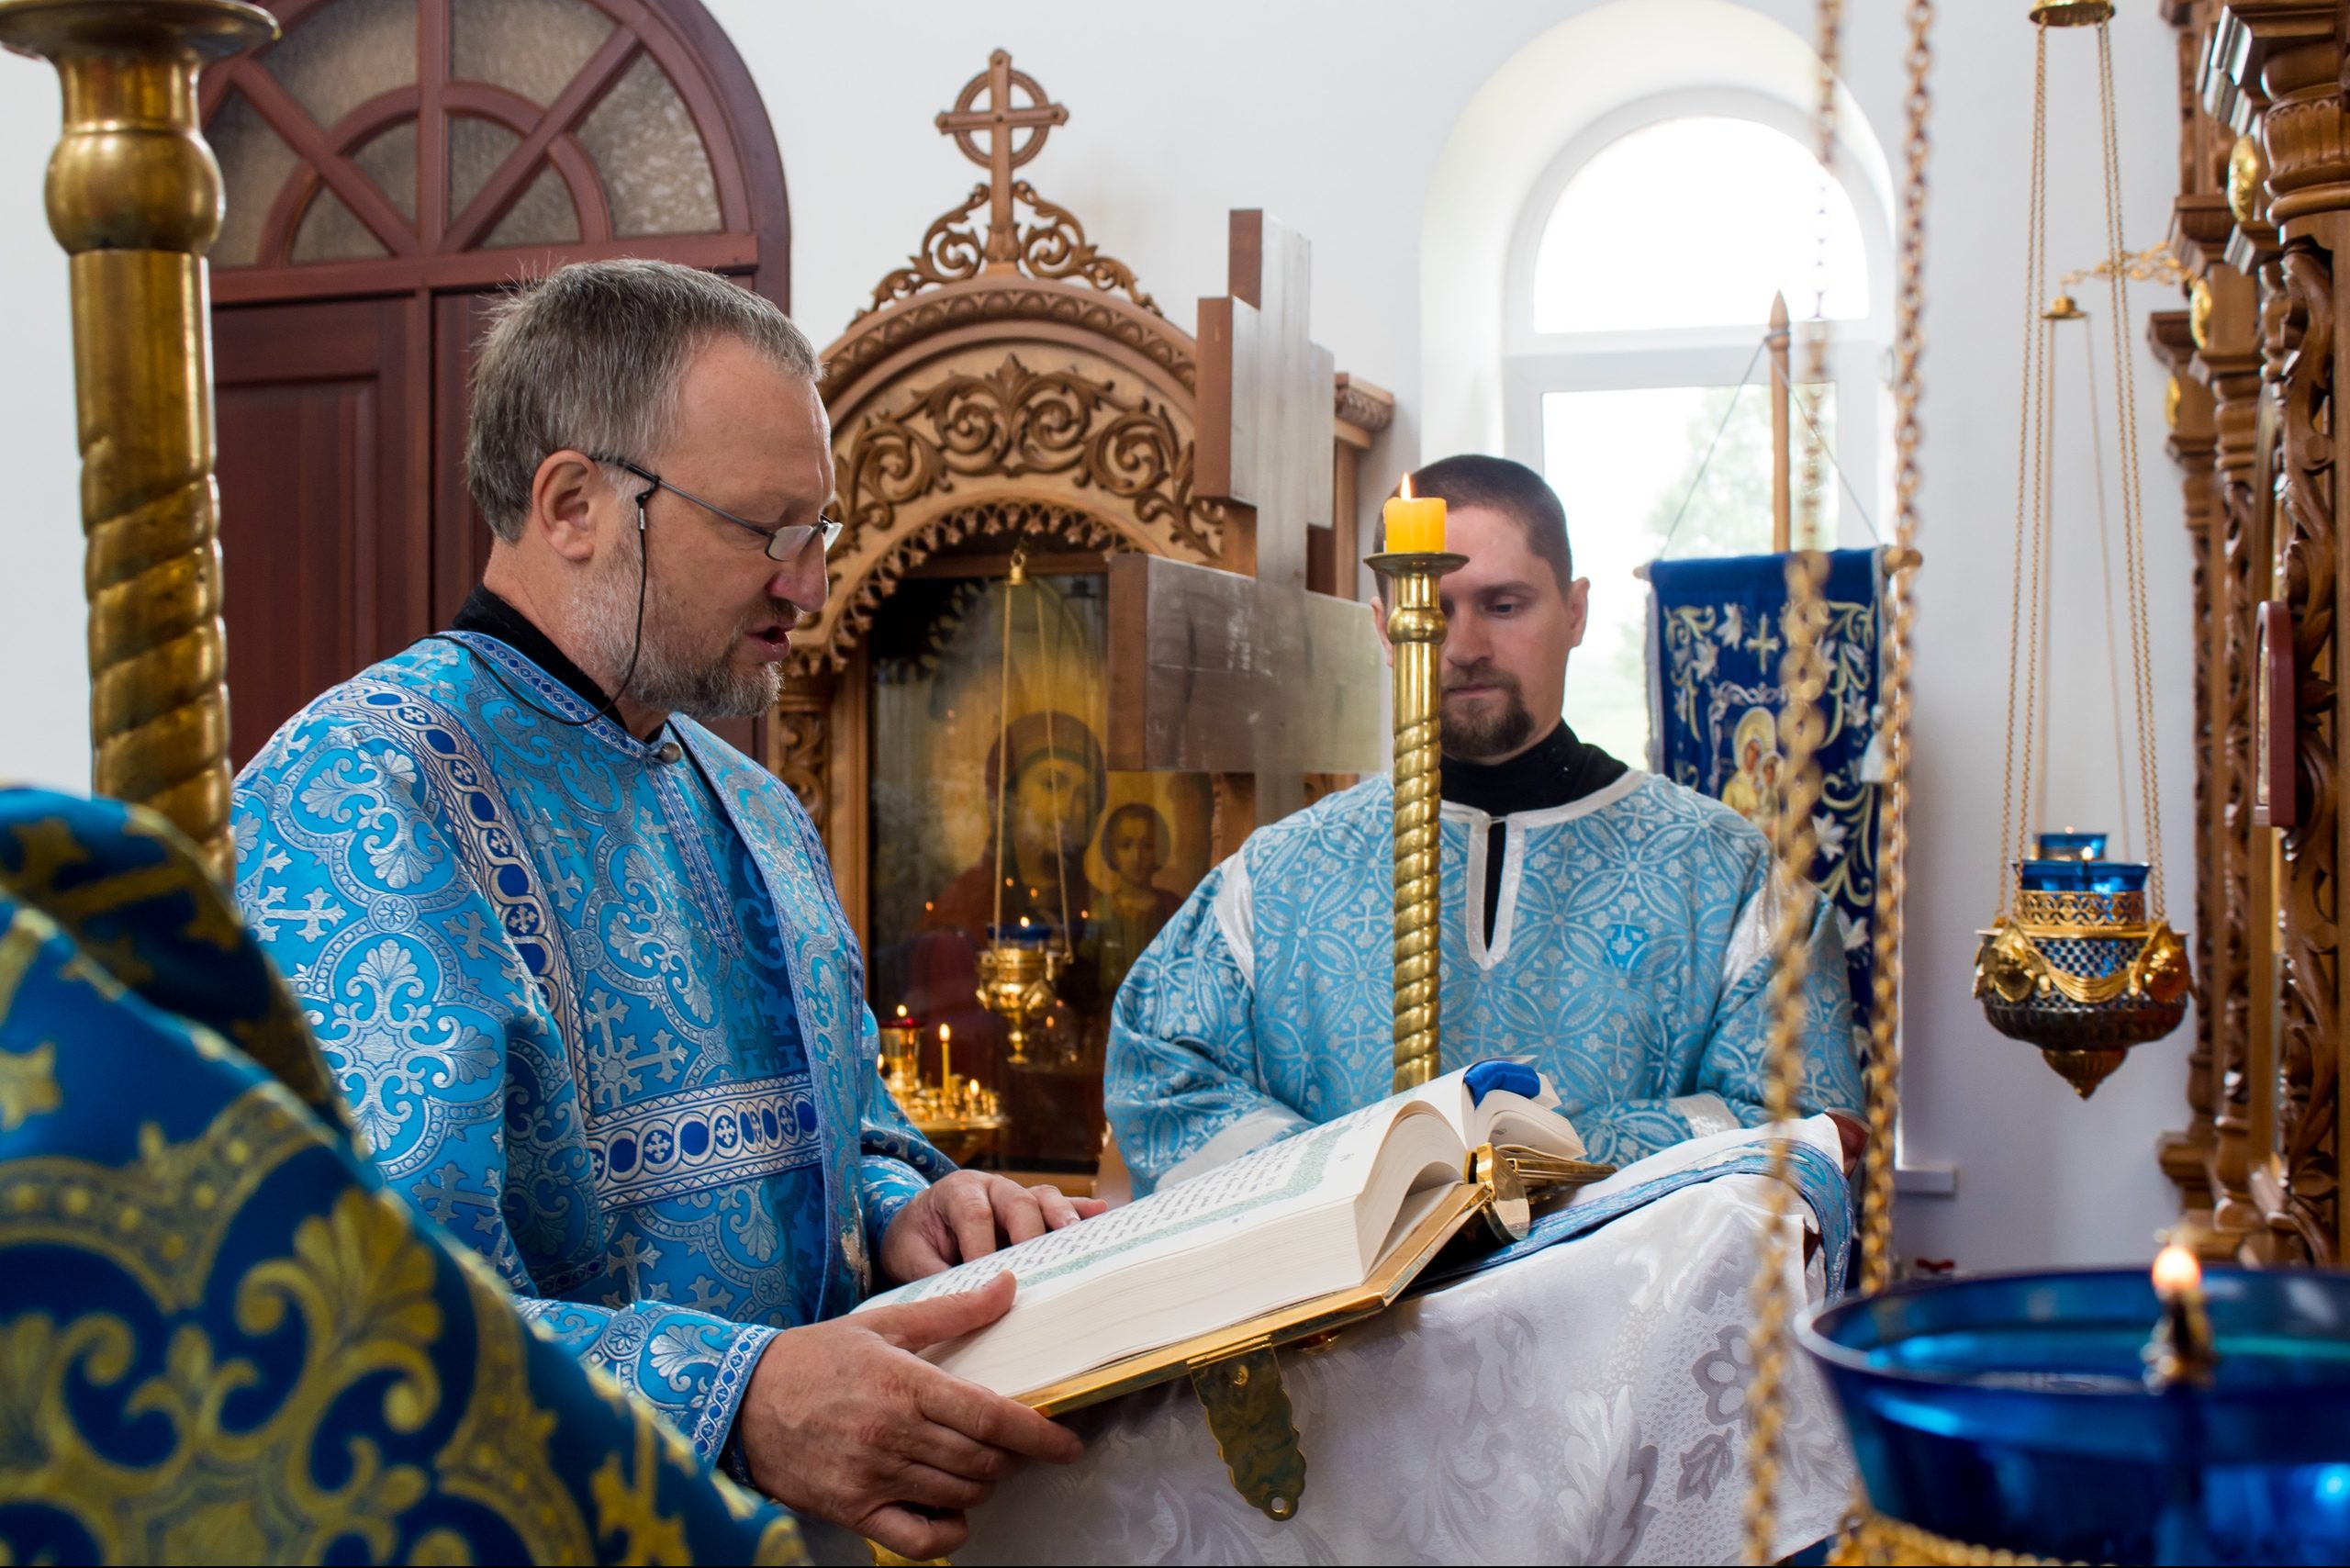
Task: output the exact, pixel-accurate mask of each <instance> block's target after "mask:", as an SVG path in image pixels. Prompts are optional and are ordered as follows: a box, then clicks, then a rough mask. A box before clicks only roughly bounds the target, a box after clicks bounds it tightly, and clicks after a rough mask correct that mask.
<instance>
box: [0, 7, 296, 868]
mask: <svg viewBox="0 0 2350 1568" xmlns="http://www.w3.org/2000/svg"><path fill="white" fill-rule="evenodd" d="M276 36H277V24H276V23H275V22H274V21H273V20H271V18H270V16H269V13H267V12H266V11H263V10H262V9H261V8H260V7H258V6H248V5H242V4H239V3H238V0H0V43H7V44H11V45H14V46H15V47H17V48H18V49H22V50H29V51H31V52H33V53H35V54H39V55H41V56H43V57H45V58H46V59H47V60H48V61H49V62H50V63H51V64H53V65H54V66H56V67H57V73H58V75H59V77H60V78H61V79H62V82H63V85H64V97H65V132H64V136H63V137H62V140H59V142H58V144H57V151H55V153H53V154H52V155H51V156H50V162H49V182H48V188H47V196H48V207H49V226H50V230H51V231H52V232H53V233H55V234H56V236H57V241H58V243H59V244H61V245H62V246H63V247H64V248H65V252H66V254H67V256H68V257H69V258H71V260H70V263H69V266H70V268H71V276H72V282H73V381H74V393H75V406H76V411H77V413H78V415H79V420H80V427H81V442H82V526H83V531H84V534H85V536H86V537H87V539H88V542H89V554H88V562H87V566H86V568H85V572H84V577H85V580H86V586H87V588H88V590H89V596H90V741H91V745H92V748H93V751H94V753H95V759H94V765H93V768H92V778H91V783H92V786H93V788H94V789H95V790H96V792H97V793H98V794H101V795H108V796H113V797H116V798H117V799H120V800H125V801H135V802H137V803H139V804H140V805H144V806H151V807H153V808H154V809H155V810H157V811H159V812H162V814H163V815H164V816H166V817H169V818H170V819H171V820H172V821H173V823H176V824H177V825H178V827H179V828H180V830H181V831H182V832H184V833H185V834H187V835H188V837H190V838H192V839H194V840H195V841H196V846H197V847H198V848H199V849H200V850H202V851H203V854H204V857H205V859H206V862H207V864H208V865H209V866H210V867H211V868H212V870H213V872H214V874H215V875H217V876H218V877H220V878H221V879H223V880H226V879H229V876H230V875H231V874H232V872H233V870H234V851H233V849H232V847H231V846H230V843H229V691H228V685H227V663H226V648H225V645H224V638H223V636H222V632H221V625H220V544H219V537H218V494H217V492H216V489H215V487H214V484H213V473H212V467H213V443H212V369H211V364H210V358H211V356H210V348H211V338H210V330H209V320H208V316H207V291H206V280H205V263H204V253H205V252H206V251H207V250H208V249H209V248H210V247H211V244H212V241H213V239H214V238H215V237H216V236H217V235H218V233H219V231H220V170H219V166H218V164H217V163H215V162H213V159H212V151H211V149H210V148H208V147H207V146H206V145H205V143H204V137H203V132H202V128H201V127H200V125H199V124H198V121H197V118H196V73H198V72H199V71H200V70H202V69H203V67H204V65H205V64H206V63H207V62H209V61H212V60H217V59H221V58H225V57H226V56H229V55H231V54H235V53H237V52H239V51H241V50H246V49H250V48H252V46H253V45H255V44H257V43H261V42H263V41H264V40H266V39H273V38H274V37H276Z"/></svg>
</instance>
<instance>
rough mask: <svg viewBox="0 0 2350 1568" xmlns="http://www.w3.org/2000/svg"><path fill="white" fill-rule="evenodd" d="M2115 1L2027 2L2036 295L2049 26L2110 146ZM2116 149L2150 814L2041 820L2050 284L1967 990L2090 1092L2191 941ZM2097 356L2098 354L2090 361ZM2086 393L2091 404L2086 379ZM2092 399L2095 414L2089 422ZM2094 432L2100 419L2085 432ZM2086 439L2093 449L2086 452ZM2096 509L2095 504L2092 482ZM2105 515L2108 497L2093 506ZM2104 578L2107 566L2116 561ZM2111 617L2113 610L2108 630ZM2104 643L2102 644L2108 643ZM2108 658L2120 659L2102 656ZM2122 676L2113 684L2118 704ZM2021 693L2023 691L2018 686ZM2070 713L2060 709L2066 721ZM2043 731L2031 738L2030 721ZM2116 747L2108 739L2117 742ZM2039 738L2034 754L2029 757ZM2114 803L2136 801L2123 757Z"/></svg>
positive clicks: (2060, 304)
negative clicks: (1994, 798)
mask: <svg viewBox="0 0 2350 1568" xmlns="http://www.w3.org/2000/svg"><path fill="white" fill-rule="evenodd" d="M2110 15H2111V7H2110V6H2109V5H2105V4H2102V3H2097V4H2091V3H2087V0H2065V3H2058V0H2042V3H2041V4H2039V5H2036V6H2033V8H2032V20H2033V21H2034V22H2035V23H2036V24H2038V26H2039V28H2040V37H2039V50H2040V64H2039V70H2040V73H2041V81H2042V91H2041V92H2040V93H2038V94H2037V95H2035V104H2036V108H2035V118H2034V121H2033V125H2032V152H2031V156H2032V165H2033V167H2032V177H2031V225H2030V228H2029V229H2028V230H2027V235H2028V239H2027V241H2026V243H2027V247H2028V251H2027V256H2026V264H2027V270H2028V272H2029V274H2030V276H2031V284H2030V287H2031V295H2030V298H2031V300H2033V301H2035V302H2037V301H2039V300H2041V299H2042V298H2045V297H2047V276H2048V253H2047V148H2048V135H2047V94H2046V92H2045V90H2044V86H2045V82H2046V72H2047V48H2048V39H2047V35H2048V29H2050V28H2069V27H2083V26H2087V27H2094V28H2097V30H2098V51H2099V66H2100V71H2099V83H2100V87H2101V91H2100V94H2099V102H2098V112H2099V114H2100V116H2101V117H2102V119H2101V124H2102V129H2103V133H2104V142H2103V145H2104V146H2105V147H2106V148H2108V149H2111V148H2112V147H2113V146H2114V145H2115V141H2114V134H2115V128H2114V116H2113V93H2112V73H2111V67H2110V53H2109V50H2110V45H2109V40H2108V38H2107V35H2106V32H2105V24H2106V20H2107V18H2108V17H2109V16H2110ZM2116 176H2117V171H2116V166H2115V162H2114V160H2113V159H2112V158H2111V157H2110V156H2109V157H2108V158H2107V159H2106V160H2105V218H2106V239H2107V246H2106V253H2107V255H2108V257H2109V263H2108V264H2106V265H2104V266H2102V267H2100V268H2099V269H2097V270H2098V271H2101V272H2102V273H2103V274H2104V275H2105V276H2106V278H2107V280H2108V282H2109V286H2110V290H2111V302H2112V315H2111V318H2110V326H2111V328H2112V338H2113V350H2112V352H2113V357H2114V375H2113V379H2112V386H2113V389H2114V396H2115V409H2114V420H2115V431H2114V434H2115V436H2116V441H2117V455H2118V458H2119V464H2120V468H2121V484H2120V487H2119V489H2120V496H2121V557H2122V581H2123V593H2122V598H2123V599H2124V601H2125V603H2126V607H2127V628H2126V629H2127V632H2128V636H2129V644H2130V664H2131V680H2130V685H2131V689H2132V696H2133V698H2134V699H2135V709H2136V716H2137V731H2136V733H2137V743H2138V745H2137V750H2138V756H2137V763H2138V767H2137V774H2138V790H2137V794H2138V805H2139V808H2140V811H2141V812H2143V844H2144V846H2145V853H2146V858H2145V859H2144V860H2132V859H2129V858H2127V857H2126V855H2125V857H2124V858H2121V859H2109V858H2107V857H2106V845H2107V835H2106V834H2097V833H2091V834H2077V833H2069V832H2067V833H2040V832H2036V831H2035V823H2034V819H2035V817H2036V815H2037V814H2038V811H2039V804H2038V799H2037V797H2036V795H2035V793H2034V788H2033V786H2034V782H2035V774H2036V772H2038V771H2040V770H2044V769H2045V768H2046V767H2047V766H2048V762H2047V758H2046V756H2045V755H2044V754H2045V752H2046V751H2047V749H2048V747H2047V745H2046V744H2045V740H2044V738H2043V737H2044V734H2045V726H2046V725H2047V724H2048V722H2049V707H2048V705H2047V704H2046V703H2045V701H2044V699H2045V698H2046V695H2047V694H2046V693H2044V692H2043V691H2042V672H2043V671H2045V670H2048V669H2049V667H2050V665H2049V660H2050V658H2051V656H2052V653H2053V650H2052V648H2051V646H2050V642H2051V639H2050V635H2049V626H2048V622H2049V612H2050V606H2051V603H2052V600H2051V595H2050V584H2051V578H2052V577H2053V566H2054V554H2053V518H2054V512H2055V503H2054V488H2055V486H2054V479H2055V454H2056V451H2057V442H2056V398H2054V396H2053V391H2052V387H2053V380H2054V363H2053V362H2054V349H2055V343H2056V331H2057V329H2058V328H2059V326H2060V325H2062V324H2065V323H2076V322H2077V323H2085V322H2086V319H2087V317H2086V313H2085V312H2083V311H2082V310H2081V309H2080V308H2078V307H2077V306H2076V304H2075V303H2074V301H2073V300H2072V299H2071V298H2070V297H2066V296H2059V297H2057V298H2056V299H2055V300H2054V301H2053V302H2052V303H2051V304H2050V305H2049V307H2048V308H2046V309H2045V310H2042V312H2041V313H2040V317H2039V321H2040V325H2039V326H2038V327H2037V328H2033V327H2031V326H2029V325H2028V326H2027V330H2026V331H2025V334H2024V375H2023V387H2022V390H2023V392H2024V397H2023V398H2022V405H2023V423H2022V432H2021V439H2020V442H2019V446H2020V453H2019V461H2020V465H2021V473H2020V475H2019V476H2018V486H2017V490H2018V497H2019V504H2018V507H2017V511H2016V543H2015V574H2016V576H2015V585H2016V586H2015V593H2014V598H2013V599H2012V601H2011V603H2012V606H2013V609H2012V617H2013V618H2012V620H2011V621H2010V623H2009V678H2008V761H2007V770H2006V771H2007V801H2008V804H2007V807H2006V808H2005V809H2003V811H2002V812H2001V817H2000V823H1999V831H2000V848H1999V860H2000V879H1999V906H1998V910H1997V913H1996V914H1995V915H1994V917H1993V919H1992V922H1991V925H1990V928H1989V929H1988V930H1986V931H1985V932H1984V933H1983V934H1982V945H1981V946H1980V947H1979V948H1978V950H1977V953H1976V958H1975V996H1976V997H1977V998H1978V999H1979V1000H1980V1001H1981V1002H1982V1003H1983V1011H1984V1014H1985V1015H1986V1017H1988V1018H1989V1020H1990V1022H1991V1026H1992V1027H1993V1028H1995V1029H1997V1030H1998V1031H1999V1033H2001V1034H2003V1035H2006V1036H2009V1037H2010V1038H2013V1039H2018V1040H2022V1041H2025V1042H2026V1043H2028V1044H2031V1045H2034V1046H2038V1047H2040V1050H2041V1054H2042V1056H2043V1057H2045V1058H2047V1061H2048V1064H2049V1065H2050V1066H2051V1067H2053V1068H2054V1069H2055V1070H2057V1071H2058V1072H2059V1073H2061V1074H2063V1075H2064V1077H2065V1080H2066V1081H2069V1082H2070V1083H2071V1084H2072V1085H2073V1087H2074V1088H2075V1090H2076V1091H2077V1092H2079V1093H2080V1095H2081V1097H2082V1098H2083V1099H2087V1097H2088V1096H2089V1094H2090V1093H2091V1092H2094V1091H2095V1090H2096V1088H2097V1086H2098V1084H2099V1083H2100V1082H2102V1081H2104V1080H2105V1078H2106V1076H2107V1075H2108V1074H2109V1073H2110V1072H2112V1071H2113V1070H2114V1069H2116V1068H2117V1067H2120V1066H2121V1062H2122V1059H2123V1058H2124V1057H2125V1055H2126V1054H2127V1053H2128V1051H2129V1050H2130V1048H2131V1047H2133V1046H2140V1045H2143V1044H2145V1043H2146V1042H2147V1041H2149V1040H2156V1039H2160V1038H2161V1037H2162V1036H2165V1035H2167V1034H2169V1033H2170V1032H2171V1031H2172V1030H2173V1029H2176V1028H2177V1026H2178V1025H2179V1021H2180V1020H2181V1019H2182V1018H2184V1017H2185V1016H2186V1014H2187V991H2188V959H2187V947H2186V945H2185V944H2184V943H2183V942H2182V941H2181V940H2180V939H2179V935H2178V933H2177V932H2176V931H2174V930H2172V929H2171V926H2170V923H2169V921H2168V920H2167V919H2165V916H2164V913H2163V859H2162V824H2161V819H2160V816H2159V814H2158V812H2157V810H2156V801H2157V794H2158V790H2157V788H2156V775H2155V767H2154V693H2153V689H2152V686H2153V680H2152V676H2151V673H2150V671H2151V668H2152V660H2151V656H2150V653H2149V650H2150V647H2151V643H2150V639H2149V635H2148V630H2147V614H2146V588H2145V547H2144V533H2143V510H2142V508H2141V505H2140V502H2139V494H2138V434H2137V397H2136V392H2137V388H2136V386H2135V373H2134V370H2133V361H2132V357H2131V354H2130V345H2129V343H2128V342H2127V336H2126V324H2127V322H2128V319H2129V317H2128V312H2127V307H2126V303H2125V301H2124V299H2123V294H2122V290H2123V285H2124V283H2125V282H2126V278H2127V274H2128V272H2129V270H2130V269H2129V268H2128V267H2127V266H2126V265H2124V264H2122V263H2123V262H2124V261H2125V260H2126V259H2127V253H2126V252H2124V250H2123V248H2122V244H2121V198H2120V193H2119V191H2118V190H2117V188H2116ZM2091 364H2092V367H2093V365H2094V358H2093V357H2092V360H2091ZM2089 396H2090V406H2091V408H2092V409H2093V410H2095V409H2097V398H2096V387H2095V383H2094V380H2092V382H2091V385H2090V392H2089ZM2094 421H2095V414H2094V412H2093V416H2092V422H2093V424H2094ZM2096 439H2097V435H2096V433H2095V431H2092V435H2091V440H2092V442H2094V441H2095V440H2096ZM2093 450H2095V449H2094V448H2093ZM2098 506H2099V508H2100V509H2101V508H2102V506H2103V499H2102V486H2101V485H2100V488H2099V499H2098ZM2099 517H2100V524H2102V511H2101V510H2100V513H2099ZM2108 577H2109V580H2110V573H2109V574H2108ZM2113 619H2114V617H2113V615H2112V612H2111V609H2110V600H2109V609H2108V614H2107V621H2108V624H2109V628H2110V625H2111V622H2112V621H2113ZM2108 646H2109V649H2110V647H2111V644H2110V642H2109V644H2108ZM2111 662H2113V663H2115V664H2118V663H2119V657H2118V655H2113V656H2112V657H2111ZM2113 690H2114V701H2115V704H2116V713H2115V716H2114V722H2115V724H2116V725H2117V737H2118V734H2119V732H2118V726H2119V724H2120V722H2121V716H2120V712H2119V704H2120V700H2121V695H2120V693H2121V680H2120V679H2119V677H2118V672H2117V675H2116V678H2115V679H2114V681H2113ZM2019 695H2020V698H2021V701H2020V703H2019V701H2018V698H2019ZM2072 719H2073V716H2072V715H2069V714H2068V716H2067V722H2068V724H2070V723H2071V722H2072ZM2036 729H2037V730H2040V731H2041V734H2035V730H2036ZM2124 749H2126V748H2123V747H2121V745H2119V744H2118V738H2117V747H2116V750H2117V756H2119V754H2120V753H2121V752H2122V751H2123V750H2124ZM2035 751H2038V752H2039V753H2041V754H2042V755H2038V756H2036V755H2035ZM2122 771H2123V773H2124V775H2125V778H2124V784H2123V793H2122V798H2121V802H2120V804H2121V810H2122V811H2123V812H2125V813H2126V812H2128V810H2129V804H2130V802H2129V790H2128V784H2127V781H2126V774H2127V769H2126V767H2124V768H2123V769H2122Z"/></svg>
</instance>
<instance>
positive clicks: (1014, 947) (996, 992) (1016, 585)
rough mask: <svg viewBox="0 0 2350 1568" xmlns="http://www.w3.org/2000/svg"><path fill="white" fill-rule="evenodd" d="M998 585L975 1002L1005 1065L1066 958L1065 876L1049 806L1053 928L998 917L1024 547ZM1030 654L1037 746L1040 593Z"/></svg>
mask: <svg viewBox="0 0 2350 1568" xmlns="http://www.w3.org/2000/svg"><path fill="white" fill-rule="evenodd" d="M1003 588H1004V593H1003V662H1002V676H1001V678H1000V680H999V683H998V692H997V699H998V700H997V704H996V743H995V805H996V821H995V920H994V922H993V924H990V926H989V927H988V945H987V946H985V947H983V948H981V949H980V950H979V1005H980V1006H982V1007H984V1008H986V1009H987V1010H988V1011H989V1012H990V1013H992V1014H995V1015H996V1016H997V1017H999V1018H1001V1019H1002V1020H1003V1022H1004V1027H1005V1030H1006V1032H1007V1038H1008V1043H1009V1044H1010V1045H1011V1047H1012V1053H1011V1057H1010V1058H1009V1059H1010V1061H1011V1064H1012V1065H1013V1067H1026V1066H1027V1065H1028V1036H1029V1033H1030V1031H1031V1030H1033V1029H1035V1027H1036V1026H1037V1025H1039V1024H1040V1023H1042V1022H1043V1020H1044V1018H1045V1016H1046V1014H1049V1013H1050V1012H1052V1010H1053V1003H1054V1002H1056V1001H1057V1000H1058V998H1057V992H1056V991H1055V990H1054V987H1055V986H1056V985H1057V983H1058V982H1059V980H1060V977H1061V971H1062V969H1066V968H1067V967H1068V965H1069V958H1070V936H1069V877H1068V870H1067V868H1068V860H1067V857H1066V846H1064V845H1063V844H1062V843H1061V818H1060V813H1059V812H1057V811H1056V812H1053V813H1052V818H1053V864H1054V866H1055V868H1056V879H1057V881H1058V882H1059V884H1060V904H1061V921H1060V927H1059V929H1058V930H1057V931H1055V930H1054V929H1053V928H1052V927H1050V926H1048V925H1044V924H1038V923H1036V922H1035V921H1032V920H1030V919H1029V917H1028V916H1026V915H1022V916H1021V917H1020V919H1019V922H1018V924H1013V925H1007V924H1004V919H1003V890H1004V887H1005V885H1006V879H1005V876H1004V869H1003V851H1004V843H1005V841H1006V840H1007V839H1009V838H1011V836H1012V823H1013V801H1012V794H1013V785H1014V784H1015V783H1016V780H1015V779H1013V778H1012V777H1011V767H1012V607H1013V594H1015V593H1016V592H1017V591H1018V590H1019V589H1021V588H1028V589H1029V591H1030V592H1031V593H1032V594H1037V595H1039V596H1041V594H1042V590H1041V589H1040V588H1036V587H1035V585H1034V584H1032V583H1030V582H1029V581H1028V553H1027V551H1026V550H1024V549H1021V550H1014V551H1013V553H1012V567H1011V570H1010V571H1008V572H1007V573H1006V574H1005V575H1004V584H1003ZM1036 656H1037V658H1038V660H1039V661H1040V662H1042V663H1043V664H1044V666H1045V678H1046V696H1045V749H1046V751H1048V752H1049V751H1051V750H1052V749H1053V730H1052V726H1053V713H1054V707H1055V704H1054V701H1053V693H1052V691H1051V689H1050V683H1051V680H1052V663H1051V659H1050V655H1048V653H1047V651H1046V647H1045V606H1044V600H1043V599H1042V598H1041V597H1039V598H1038V599H1037V601H1036Z"/></svg>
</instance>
